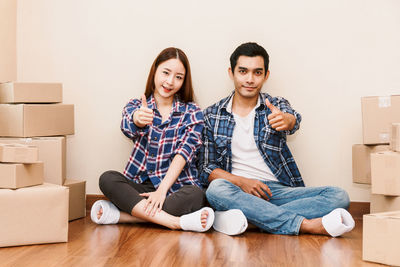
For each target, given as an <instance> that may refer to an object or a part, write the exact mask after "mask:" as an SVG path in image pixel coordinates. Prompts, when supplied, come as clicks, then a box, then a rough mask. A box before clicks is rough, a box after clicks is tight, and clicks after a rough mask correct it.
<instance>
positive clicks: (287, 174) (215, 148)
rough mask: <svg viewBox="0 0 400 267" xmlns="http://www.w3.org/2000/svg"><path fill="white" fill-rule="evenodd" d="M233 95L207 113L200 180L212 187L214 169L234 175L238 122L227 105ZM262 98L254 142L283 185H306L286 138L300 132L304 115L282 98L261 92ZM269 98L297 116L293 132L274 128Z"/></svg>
mask: <svg viewBox="0 0 400 267" xmlns="http://www.w3.org/2000/svg"><path fill="white" fill-rule="evenodd" d="M233 94H234V92H232V94H231V95H230V96H228V97H227V98H224V99H222V100H221V101H219V102H218V103H216V104H214V105H212V106H210V107H208V108H207V109H206V110H204V122H205V127H204V131H203V143H204V144H203V146H202V148H201V149H200V153H199V169H200V172H201V174H200V181H201V183H202V184H203V185H204V186H207V185H208V176H209V175H210V174H211V172H212V171H213V170H214V169H216V168H220V169H222V170H225V171H227V172H232V146H231V141H232V135H233V129H234V127H235V120H234V117H233V114H232V113H229V112H228V111H227V105H228V103H229V100H230V99H231V98H232V97H233ZM260 97H261V104H260V106H259V107H257V108H256V112H255V120H254V140H255V141H256V145H257V147H258V150H259V151H260V154H261V155H262V157H263V159H264V162H265V164H267V166H268V167H269V168H270V169H271V171H272V172H273V173H274V175H275V177H276V178H277V179H278V180H279V181H280V182H281V183H282V184H285V185H288V186H292V187H296V186H304V182H303V179H302V178H301V175H300V172H299V169H298V167H297V165H296V162H295V160H294V158H293V156H292V154H291V152H290V150H289V148H288V146H287V144H286V135H287V134H293V133H294V132H295V131H297V130H298V129H299V127H300V121H301V116H300V114H299V113H297V112H296V111H295V110H293V109H292V108H291V106H290V104H289V102H288V101H287V100H286V99H284V98H282V97H271V96H270V95H268V94H265V93H260ZM265 98H268V100H269V101H270V102H271V104H272V105H274V106H276V107H277V108H279V109H280V110H281V111H282V112H286V113H290V114H292V115H294V116H295V118H296V124H295V126H294V128H293V129H292V130H291V131H276V130H274V129H272V128H271V126H270V125H269V123H268V119H267V117H268V115H269V114H270V113H271V111H270V110H269V109H268V108H267V106H266V105H265ZM249 138H253V136H249Z"/></svg>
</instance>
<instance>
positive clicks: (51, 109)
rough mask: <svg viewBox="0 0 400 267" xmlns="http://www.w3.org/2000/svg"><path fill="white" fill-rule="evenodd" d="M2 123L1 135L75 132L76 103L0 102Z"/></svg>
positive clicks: (0, 119)
mask: <svg viewBox="0 0 400 267" xmlns="http://www.w3.org/2000/svg"><path fill="white" fill-rule="evenodd" d="M0 125H1V126H0V136H14V137H31V136H52V135H68V134H73V133H74V105H66V104H0Z"/></svg>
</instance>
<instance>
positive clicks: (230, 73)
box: [228, 68, 233, 80]
mask: <svg viewBox="0 0 400 267" xmlns="http://www.w3.org/2000/svg"><path fill="white" fill-rule="evenodd" d="M228 74H229V77H230V78H231V80H233V72H232V69H231V68H228Z"/></svg>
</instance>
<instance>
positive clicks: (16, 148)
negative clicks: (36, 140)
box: [0, 142, 39, 163]
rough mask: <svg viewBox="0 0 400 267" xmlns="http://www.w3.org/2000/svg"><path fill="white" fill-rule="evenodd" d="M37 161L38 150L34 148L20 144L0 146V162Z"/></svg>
mask: <svg viewBox="0 0 400 267" xmlns="http://www.w3.org/2000/svg"><path fill="white" fill-rule="evenodd" d="M37 161H39V150H38V148H37V147H36V146H30V145H21V144H1V142H0V162H14V163H35V162H37Z"/></svg>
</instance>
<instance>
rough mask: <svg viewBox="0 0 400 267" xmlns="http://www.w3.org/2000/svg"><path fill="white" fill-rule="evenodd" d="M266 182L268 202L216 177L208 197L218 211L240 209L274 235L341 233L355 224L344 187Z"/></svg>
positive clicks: (260, 226) (256, 223) (261, 227)
mask: <svg viewBox="0 0 400 267" xmlns="http://www.w3.org/2000/svg"><path fill="white" fill-rule="evenodd" d="M263 183H265V184H266V185H267V186H268V187H269V188H270V190H271V192H272V196H271V198H270V200H268V201H267V200H264V199H262V198H259V197H256V196H254V195H251V194H248V193H245V192H244V191H243V190H242V189H241V188H240V187H238V186H236V185H234V184H232V183H230V182H229V181H227V180H224V179H216V180H213V181H212V182H211V183H210V185H209V187H208V189H207V191H206V196H207V199H208V202H209V203H210V204H211V206H212V207H213V208H215V209H216V210H217V211H223V210H229V209H240V210H241V211H242V212H243V213H244V215H245V216H246V218H247V220H248V221H249V222H250V223H252V224H254V225H255V226H257V227H259V228H260V229H262V230H264V231H266V232H269V233H273V234H287V235H298V234H299V233H302V232H304V233H315V234H328V233H329V234H330V235H332V236H337V235H341V234H343V233H344V232H348V231H350V230H351V229H352V228H353V227H354V220H353V219H352V218H351V215H350V214H349V213H347V212H346V211H344V210H342V209H346V208H347V207H348V206H349V203H350V200H349V196H348V194H347V193H346V191H344V190H343V189H340V188H338V187H332V186H324V187H289V186H285V185H282V184H280V183H279V182H271V181H265V182H263ZM338 208H341V209H338ZM335 209H338V210H335ZM333 210H335V212H333ZM328 213H329V215H327V214H328ZM331 213H332V214H331ZM324 216H325V218H322V217H324ZM338 216H339V217H338ZM324 220H325V223H324V224H323V222H324ZM335 220H337V221H336V222H335ZM324 227H325V228H326V229H325V228H324ZM332 227H333V229H332ZM338 227H339V229H338ZM338 231H339V234H337V233H338Z"/></svg>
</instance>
